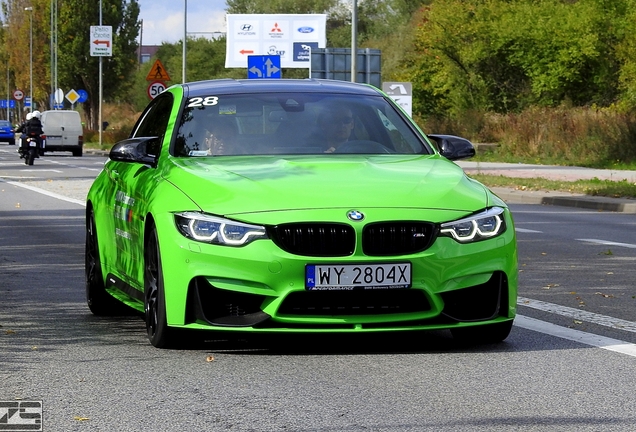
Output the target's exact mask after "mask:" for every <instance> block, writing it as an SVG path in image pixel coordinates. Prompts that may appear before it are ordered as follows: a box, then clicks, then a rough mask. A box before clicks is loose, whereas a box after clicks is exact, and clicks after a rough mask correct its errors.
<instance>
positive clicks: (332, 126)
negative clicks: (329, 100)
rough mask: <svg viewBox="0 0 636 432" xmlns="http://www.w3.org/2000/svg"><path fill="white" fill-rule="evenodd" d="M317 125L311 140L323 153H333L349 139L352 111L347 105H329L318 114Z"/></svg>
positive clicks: (352, 123)
mask: <svg viewBox="0 0 636 432" xmlns="http://www.w3.org/2000/svg"><path fill="white" fill-rule="evenodd" d="M317 126H318V131H317V132H316V133H315V134H313V137H312V138H311V141H312V142H313V144H314V145H316V146H319V147H321V148H323V149H324V152H325V153H333V152H335V151H336V150H337V149H338V147H340V146H341V145H342V144H344V143H346V142H347V141H349V139H350V137H351V132H352V131H353V126H354V121H353V113H352V112H351V109H350V108H348V107H347V106H343V105H336V104H333V105H329V106H327V107H325V108H324V109H323V110H322V111H321V112H320V114H319V115H318V121H317Z"/></svg>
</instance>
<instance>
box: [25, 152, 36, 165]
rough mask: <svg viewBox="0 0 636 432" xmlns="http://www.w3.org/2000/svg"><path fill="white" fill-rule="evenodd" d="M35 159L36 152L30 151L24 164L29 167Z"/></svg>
mask: <svg viewBox="0 0 636 432" xmlns="http://www.w3.org/2000/svg"><path fill="white" fill-rule="evenodd" d="M34 159H35V150H34V149H29V151H28V152H27V155H26V158H25V159H24V163H25V164H27V165H33V160H34Z"/></svg>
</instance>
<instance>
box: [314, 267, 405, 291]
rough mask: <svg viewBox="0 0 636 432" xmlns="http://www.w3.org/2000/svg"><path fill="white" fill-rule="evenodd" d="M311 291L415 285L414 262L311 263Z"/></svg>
mask: <svg viewBox="0 0 636 432" xmlns="http://www.w3.org/2000/svg"><path fill="white" fill-rule="evenodd" d="M305 287H306V288H307V289H308V290H312V291H313V290H316V291H318V290H324V291H328V290H354V289H388V288H410V287H411V263H394V264H353V265H337V264H336V265H334V264H329V265H324V264H317V265H314V264H312V265H307V266H305Z"/></svg>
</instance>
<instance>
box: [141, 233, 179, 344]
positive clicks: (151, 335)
mask: <svg viewBox="0 0 636 432" xmlns="http://www.w3.org/2000/svg"><path fill="white" fill-rule="evenodd" d="M144 311H145V317H146V331H147V332H148V340H150V343H151V344H152V345H153V346H155V347H157V348H169V347H171V346H172V345H174V337H173V333H174V331H173V330H171V329H170V328H169V327H168V320H167V318H166V299H165V293H164V287H163V274H162V270H161V253H160V251H159V241H158V238H157V230H156V229H155V228H153V229H152V230H150V233H149V235H148V238H147V239H146V242H145V247H144Z"/></svg>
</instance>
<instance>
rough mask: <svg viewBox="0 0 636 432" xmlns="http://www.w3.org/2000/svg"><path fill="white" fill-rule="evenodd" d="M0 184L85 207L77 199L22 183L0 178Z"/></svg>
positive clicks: (83, 203)
mask: <svg viewBox="0 0 636 432" xmlns="http://www.w3.org/2000/svg"><path fill="white" fill-rule="evenodd" d="M0 182H6V183H9V184H10V185H13V186H18V187H21V188H24V189H28V190H30V191H33V192H37V193H41V194H42V195H46V196H50V197H51V198H56V199H59V200H62V201H67V202H70V203H73V204H79V205H81V206H82V207H86V202H85V201H81V200H78V199H74V198H69V197H65V196H64V195H60V194H56V193H55V192H49V191H46V190H44V189H40V188H36V187H33V186H29V185H25V184H24V183H20V182H14V181H6V180H2V179H1V178H0Z"/></svg>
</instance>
